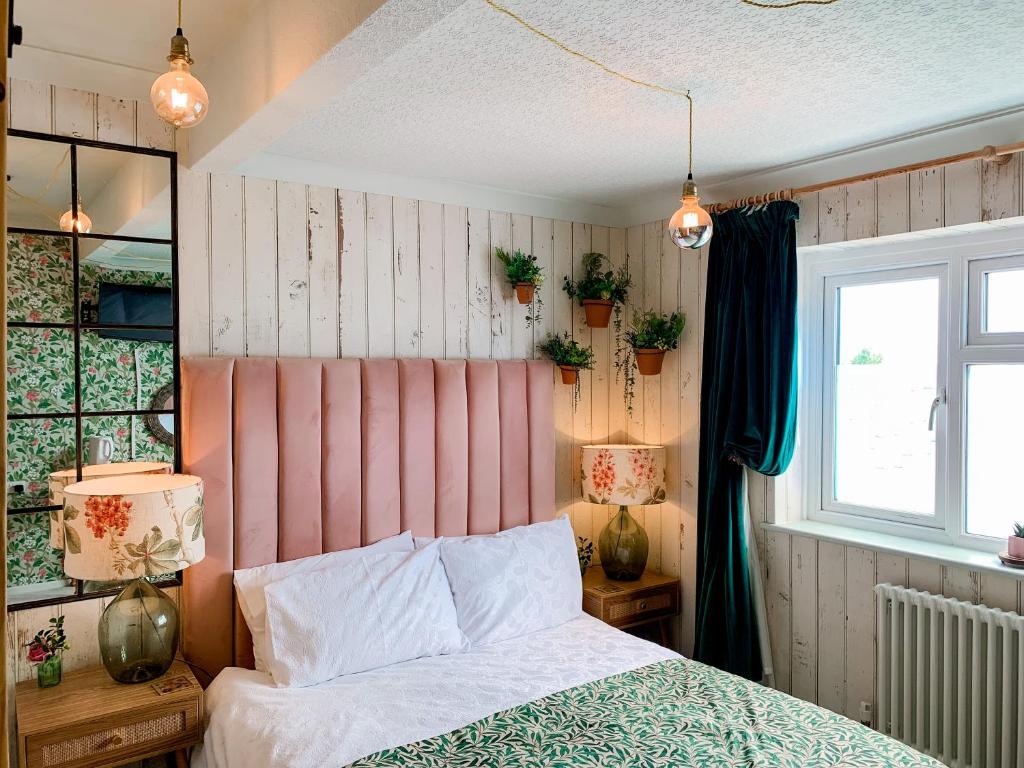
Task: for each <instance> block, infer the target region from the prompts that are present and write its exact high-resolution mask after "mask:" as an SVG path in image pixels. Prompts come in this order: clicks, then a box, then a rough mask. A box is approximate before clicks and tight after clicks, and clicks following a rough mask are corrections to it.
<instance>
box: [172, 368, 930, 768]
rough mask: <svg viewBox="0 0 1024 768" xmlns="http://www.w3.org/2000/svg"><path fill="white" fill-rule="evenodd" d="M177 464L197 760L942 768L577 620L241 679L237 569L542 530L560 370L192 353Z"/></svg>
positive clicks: (225, 767)
mask: <svg viewBox="0 0 1024 768" xmlns="http://www.w3.org/2000/svg"><path fill="white" fill-rule="evenodd" d="M182 372H183V377H182V404H183V430H182V440H183V459H184V464H185V470H186V471H189V472H192V473H195V474H199V475H201V476H202V477H203V478H204V481H205V485H206V500H205V503H206V516H205V527H206V539H207V557H206V559H205V560H204V561H203V562H201V563H199V564H197V565H196V566H194V567H193V568H190V569H189V570H188V571H187V572H186V582H185V586H184V589H183V591H182V600H183V603H184V611H183V615H184V627H183V651H184V653H185V655H186V658H187V659H188V660H189V661H190V663H192V664H193V667H194V668H195V669H197V670H198V671H199V673H200V674H201V675H203V676H205V677H207V679H208V680H212V683H210V684H209V687H208V689H207V696H206V704H207V712H206V717H207V728H206V734H205V741H204V745H203V747H202V748H201V750H200V751H199V752H198V754H197V755H196V756H195V760H194V764H195V765H197V766H200V767H202V768H236V767H241V766H244V767H245V768H259V767H260V766H267V768H270V767H271V766H274V767H275V768H277V767H279V766H345V765H355V766H387V765H417V766H425V767H426V768H434V767H435V766H436V767H438V768H440V767H441V766H453V767H454V766H504V765H507V766H532V765H565V766H570V765H571V766H608V765H636V766H641V765H643V766H648V765H650V766H655V765H665V766H681V765H764V766H800V767H801V768H814V767H815V766H833V765H844V766H880V765H900V766H931V765H935V766H937V765H938V763H935V762H934V761H931V760H930V759H929V758H926V757H923V756H921V755H919V754H918V753H916V752H914V751H913V750H910V749H909V748H907V747H905V746H903V745H902V744H900V743H898V742H895V741H893V740H891V739H888V738H886V737H884V736H881V735H879V734H877V733H875V732H873V731H871V730H869V729H867V728H864V727H863V726H860V725H858V724H856V723H853V722H851V721H849V720H847V719H845V718H842V717H840V716H838V715H835V714H832V713H830V712H827V711H826V710H823V709H820V708H818V707H816V706H813V705H811V704H808V703H805V702H801V701H798V700H796V699H793V698H791V697H788V696H786V695H784V694H781V693H778V692H776V691H772V690H769V689H765V688H762V687H760V686H756V685H754V684H752V683H749V682H747V681H744V680H740V679H738V678H735V677H733V676H731V675H727V674H725V673H722V672H720V671H718V670H714V669H711V668H708V667H705V666H703V665H700V664H697V663H696V662H693V661H689V660H687V659H683V658H682V657H680V656H678V655H677V654H675V653H673V652H671V651H669V650H666V649H664V648H661V647H660V646H657V645H654V644H652V643H649V642H646V641H644V640H640V639H638V638H635V637H633V636H631V635H628V634H626V633H623V632H621V631H619V630H616V629H612V628H610V627H608V626H606V625H604V624H602V623H600V622H598V621H597V620H596V619H592V618H590V617H587V616H584V615H580V616H578V617H577V618H574V619H572V620H570V621H566V622H565V623H562V624H560V625H558V626H553V627H550V628H546V629H543V630H541V631H536V632H532V633H529V634H524V635H521V636H518V637H512V638H509V639H507V640H502V641H501V642H494V643H491V644H488V645H479V646H474V647H472V648H471V649H469V650H467V651H465V652H462V653H452V654H449V655H443V656H431V657H427V658H418V659H412V660H409V661H404V662H402V663H398V664H393V665H390V666H386V667H383V668H379V669H372V670H368V671H363V672H359V673H357V674H349V675H344V676H342V677H337V678H335V679H331V680H328V681H326V682H322V683H320V684H317V685H311V686H308V687H299V688H280V687H277V686H275V684H274V682H273V680H272V679H271V678H270V676H268V675H267V674H265V673H263V672H257V671H255V670H254V669H253V651H252V638H251V635H250V633H249V631H248V627H247V626H246V624H245V621H243V620H242V618H241V615H240V612H239V608H238V605H237V604H236V601H235V599H234V593H233V590H232V573H233V570H234V569H236V568H248V567H251V566H257V565H262V564H266V563H275V562H280V561H291V560H294V559H297V558H303V557H307V556H310V555H317V554H319V553H322V552H333V551H337V550H346V549H349V548H353V547H359V546H361V545H365V544H368V543H370V542H376V541H379V540H382V539H384V538H385V537H390V536H394V535H396V534H398V533H399V532H400V531H405V530H410V531H412V533H413V535H415V536H417V537H459V536H465V535H472V534H493V533H495V532H497V531H509V530H516V529H518V528H519V527H520V526H525V525H529V524H531V523H539V522H542V521H547V520H550V519H551V518H552V517H553V516H554V471H555V470H554V465H555V461H554V458H555V457H554V439H553V437H554V427H553V417H552V371H551V367H550V366H549V365H548V364H546V363H542V362H538V361H501V362H495V361H461V360H458V361H440V360H285V359H280V360H274V359H231V358H205V359H187V360H185V361H183V366H182Z"/></svg>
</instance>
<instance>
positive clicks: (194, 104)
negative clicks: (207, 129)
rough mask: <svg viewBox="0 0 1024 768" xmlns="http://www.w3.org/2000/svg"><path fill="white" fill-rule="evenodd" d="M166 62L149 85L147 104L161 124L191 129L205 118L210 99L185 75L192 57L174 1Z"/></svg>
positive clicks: (195, 80) (179, 1) (193, 77)
mask: <svg viewBox="0 0 1024 768" xmlns="http://www.w3.org/2000/svg"><path fill="white" fill-rule="evenodd" d="M167 61H168V62H170V65H171V66H170V68H169V69H168V70H167V72H165V73H164V74H162V75H160V77H158V78H157V79H156V81H155V82H154V83H153V87H152V88H150V90H149V100H150V101H151V102H153V109H155V110H156V113H157V114H158V115H159V116H160V119H161V120H166V121H167V122H168V123H170V124H171V125H173V126H175V127H176V128H191V127H192V126H193V125H198V124H199V123H200V122H201V121H202V119H203V118H204V117H206V112H207V111H208V107H209V106H210V97H209V95H208V94H207V93H206V88H204V87H203V84H202V83H201V82H199V80H197V79H196V78H195V76H194V75H193V74H192V73H191V72H190V71H189V67H190V66H191V65H192V57H191V56H190V55H189V52H188V38H186V37H185V35H184V34H182V31H181V0H178V29H177V31H176V32H175V33H174V37H172V38H171V52H170V54H169V55H168V56H167Z"/></svg>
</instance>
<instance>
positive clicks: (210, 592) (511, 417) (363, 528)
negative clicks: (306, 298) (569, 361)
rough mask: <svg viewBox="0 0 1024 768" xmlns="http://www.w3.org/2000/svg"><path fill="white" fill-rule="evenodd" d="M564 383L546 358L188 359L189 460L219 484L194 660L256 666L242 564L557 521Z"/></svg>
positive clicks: (189, 630) (208, 507)
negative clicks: (558, 388) (558, 405)
mask: <svg viewBox="0 0 1024 768" xmlns="http://www.w3.org/2000/svg"><path fill="white" fill-rule="evenodd" d="M552 390H553V387H552V368H551V365H550V364H549V363H547V362H541V361H532V360H531V361H524V360H508V361H494V360H479V361H477V360H469V361H467V360H387V359H373V360H358V359H346V360H308V359H295V358H276V359H275V358H186V359H184V360H182V398H181V399H182V435H181V439H182V458H183V469H184V471H185V472H189V473H192V474H196V475H199V476H200V477H202V478H203V481H204V483H205V487H206V495H205V517H204V524H205V533H206V559H204V560H203V561H202V562H200V563H198V564H197V565H195V566H193V567H192V568H189V569H188V570H186V571H185V584H184V588H183V590H182V602H183V619H184V627H183V633H182V642H183V650H184V653H185V656H186V658H187V659H188V660H189V661H190V662H192V663H193V664H194V665H195V666H196V667H197V668H198V669H200V670H202V671H204V672H205V673H207V674H208V675H210V676H211V677H212V676H213V675H216V674H217V672H219V671H220V670H221V669H223V668H224V667H226V666H232V665H234V666H242V667H250V668H251V667H252V664H253V660H252V638H251V636H250V635H249V630H248V627H246V626H245V622H244V620H243V619H242V616H241V614H240V613H239V612H238V609H237V606H236V605H235V600H234V590H233V586H232V571H233V570H234V569H236V568H248V567H252V566H255V565H263V564H265V563H272V562H278V561H284V560H293V559H295V558H300V557H306V556H308V555H314V554H319V553H321V552H331V551H335V550H340V549H348V548H351V547H358V546H362V545H364V544H368V543H371V542H374V541H377V540H379V539H382V538H385V537H388V536H392V535H394V534H397V533H400V532H401V531H403V530H406V529H411V530H412V532H413V534H414V535H416V536H441V535H448V536H457V535H462V534H467V533H491V532H495V531H498V530H502V529H505V528H512V527H515V526H517V525H523V524H526V523H530V522H535V521H538V520H548V519H551V518H552V517H553V516H554V510H555V475H554V423H553V415H552ZM206 682H208V681H206Z"/></svg>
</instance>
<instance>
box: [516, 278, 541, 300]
mask: <svg viewBox="0 0 1024 768" xmlns="http://www.w3.org/2000/svg"><path fill="white" fill-rule="evenodd" d="M536 290H537V286H536V285H534V284H533V283H516V299H517V300H518V301H519V303H520V304H533V295H534V293H535V292H536Z"/></svg>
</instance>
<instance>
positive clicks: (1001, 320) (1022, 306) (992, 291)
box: [985, 269, 1024, 333]
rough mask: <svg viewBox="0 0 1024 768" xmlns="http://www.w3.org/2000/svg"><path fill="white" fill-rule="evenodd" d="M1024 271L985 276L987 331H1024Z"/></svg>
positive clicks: (1018, 270) (1000, 272)
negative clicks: (1023, 298)
mask: <svg viewBox="0 0 1024 768" xmlns="http://www.w3.org/2000/svg"><path fill="white" fill-rule="evenodd" d="M1022 296H1024V269H1006V270H1002V271H999V272H989V273H987V274H986V275H985V331H986V332H987V333H1016V332H1020V331H1024V302H1022V301H1021V297H1022Z"/></svg>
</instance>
